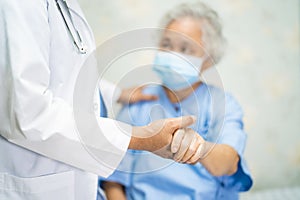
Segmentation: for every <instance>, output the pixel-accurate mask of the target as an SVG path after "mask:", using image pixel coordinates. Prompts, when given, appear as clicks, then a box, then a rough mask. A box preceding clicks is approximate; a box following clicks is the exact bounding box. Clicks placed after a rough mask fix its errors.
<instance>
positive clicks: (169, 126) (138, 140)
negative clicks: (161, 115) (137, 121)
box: [129, 116, 196, 152]
mask: <svg viewBox="0 0 300 200" xmlns="http://www.w3.org/2000/svg"><path fill="white" fill-rule="evenodd" d="M195 121H196V118H195V117H194V116H183V117H178V118H170V119H161V120H157V121H154V122H151V123H150V124H148V125H146V126H140V127H133V129H132V138H131V141H130V143H129V149H136V150H146V151H151V152H153V151H156V150H159V149H161V148H163V147H166V146H168V145H170V144H171V142H172V139H173V135H174V133H175V132H176V131H177V130H178V129H181V128H186V127H188V126H190V125H192V124H193V123H195Z"/></svg>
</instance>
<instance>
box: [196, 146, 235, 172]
mask: <svg viewBox="0 0 300 200" xmlns="http://www.w3.org/2000/svg"><path fill="white" fill-rule="evenodd" d="M205 152H206V153H207V155H206V156H205V157H204V158H203V159H200V160H199V162H200V163H201V164H202V165H203V166H204V167H205V168H206V169H207V170H208V171H209V172H210V173H211V174H212V175H213V176H223V175H232V174H234V173H235V172H236V171H237V168H238V161H239V159H240V158H239V156H238V154H237V152H236V151H235V150H234V149H233V148H232V147H231V146H229V145H226V144H214V143H210V142H205Z"/></svg>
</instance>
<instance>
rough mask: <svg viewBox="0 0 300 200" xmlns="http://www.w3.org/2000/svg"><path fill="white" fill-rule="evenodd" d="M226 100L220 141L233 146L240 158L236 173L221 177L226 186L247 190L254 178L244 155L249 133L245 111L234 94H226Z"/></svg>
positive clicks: (237, 189)
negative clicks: (245, 122)
mask: <svg viewBox="0 0 300 200" xmlns="http://www.w3.org/2000/svg"><path fill="white" fill-rule="evenodd" d="M225 101H226V103H225V118H224V123H223V127H222V132H221V135H220V138H219V142H218V143H222V144H227V145H229V146H231V147H233V148H234V149H235V150H236V152H237V153H238V155H239V157H240V160H239V163H238V170H237V172H236V173H235V174H233V175H232V176H223V177H219V179H220V180H221V181H222V182H223V184H224V187H228V188H231V189H234V190H236V191H247V190H249V189H250V188H251V186H252V178H251V174H250V171H249V169H248V167H247V164H246V161H245V158H244V155H243V153H244V149H245V146H246V140H247V135H246V133H245V131H244V130H243V111H242V108H241V106H240V105H239V103H238V102H237V101H236V100H235V98H234V97H233V96H232V95H230V94H226V95H225Z"/></svg>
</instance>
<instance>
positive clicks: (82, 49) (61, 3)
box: [55, 0, 87, 54]
mask: <svg viewBox="0 0 300 200" xmlns="http://www.w3.org/2000/svg"><path fill="white" fill-rule="evenodd" d="M55 1H56V5H57V8H58V10H59V12H60V14H61V16H62V18H63V20H64V22H65V25H66V27H67V29H68V32H69V34H70V35H71V37H72V40H73V43H74V44H75V46H76V47H77V49H78V51H79V53H81V54H86V53H87V46H86V45H85V44H84V43H83V42H82V39H81V37H80V34H79V32H78V31H77V29H76V27H75V25H74V23H73V18H72V15H71V13H70V10H69V7H68V4H67V2H66V1H65V0H55ZM62 8H63V9H64V10H65V11H66V12H67V15H68V20H67V18H65V15H64V12H63V10H62ZM71 28H72V29H73V32H75V34H74V33H73V32H72V30H71Z"/></svg>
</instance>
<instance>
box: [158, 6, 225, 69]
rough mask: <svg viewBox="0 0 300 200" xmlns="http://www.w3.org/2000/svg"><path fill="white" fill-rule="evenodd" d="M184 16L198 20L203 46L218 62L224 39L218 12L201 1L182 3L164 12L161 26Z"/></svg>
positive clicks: (223, 48)
mask: <svg viewBox="0 0 300 200" xmlns="http://www.w3.org/2000/svg"><path fill="white" fill-rule="evenodd" d="M184 17H191V18H192V19H196V20H199V22H201V24H199V26H201V31H202V33H203V36H202V40H203V42H204V47H205V49H206V50H207V52H208V53H209V55H210V56H211V58H212V59H213V61H214V62H215V63H218V62H219V61H220V60H221V58H222V56H223V54H224V50H225V45H226V39H225V38H224V36H223V34H222V25H221V22H220V19H219V16H218V14H217V13H216V12H215V11H214V10H213V9H211V8H210V7H208V6H207V5H205V4H204V3H202V2H196V3H183V4H180V5H178V6H176V7H175V8H174V9H172V10H170V11H169V12H167V13H166V15H165V16H164V17H163V18H162V20H161V27H162V28H166V27H167V26H168V25H169V24H170V23H171V22H173V21H175V20H178V19H180V18H184Z"/></svg>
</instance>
